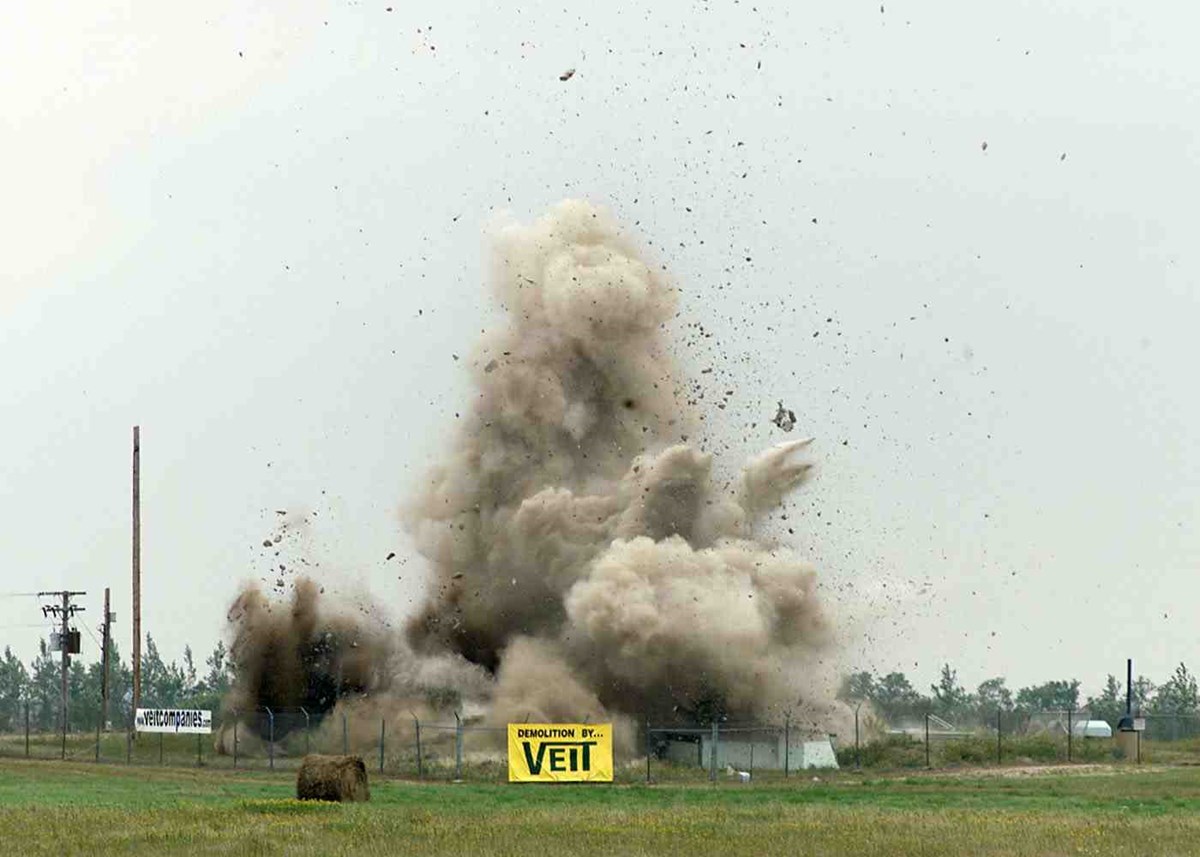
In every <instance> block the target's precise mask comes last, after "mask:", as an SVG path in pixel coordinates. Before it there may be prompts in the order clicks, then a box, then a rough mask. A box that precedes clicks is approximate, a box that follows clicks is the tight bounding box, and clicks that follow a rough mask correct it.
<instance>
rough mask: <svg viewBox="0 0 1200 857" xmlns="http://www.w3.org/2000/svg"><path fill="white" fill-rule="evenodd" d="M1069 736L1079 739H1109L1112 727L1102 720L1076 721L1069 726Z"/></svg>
mask: <svg viewBox="0 0 1200 857" xmlns="http://www.w3.org/2000/svg"><path fill="white" fill-rule="evenodd" d="M1071 734H1072V735H1075V736H1076V737H1079V738H1111V737H1112V727H1111V726H1109V725H1108V723H1107V722H1105V721H1103V720H1078V721H1076V722H1075V723H1073V724H1071Z"/></svg>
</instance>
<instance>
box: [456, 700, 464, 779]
mask: <svg viewBox="0 0 1200 857" xmlns="http://www.w3.org/2000/svg"><path fill="white" fill-rule="evenodd" d="M462 754H463V725H462V718H461V717H459V716H458V712H457V711H456V712H454V779H456V780H461V779H462Z"/></svg>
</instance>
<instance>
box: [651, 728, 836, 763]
mask: <svg viewBox="0 0 1200 857" xmlns="http://www.w3.org/2000/svg"><path fill="white" fill-rule="evenodd" d="M666 738H667V740H666V751H665V753H664V758H666V759H667V760H668V761H671V762H675V763H676V764H680V765H696V766H697V767H701V768H709V767H711V765H712V757H711V753H712V733H711V732H708V731H703V732H702V731H701V730H689V731H688V732H683V731H681V732H679V733H668V734H667V736H666ZM790 744H791V745H790V746H788V745H787V744H785V743H784V735H783V732H782V731H781V732H780V733H779V734H771V733H769V732H766V731H759V732H727V733H718V736H717V767H718V768H721V769H724V768H725V767H726V766H731V767H734V768H737V769H738V770H743V771H750V770H775V771H782V770H783V769H784V763H785V761H786V763H787V767H788V769H789V770H793V771H799V770H803V769H805V768H836V767H837V766H838V763H837V755H836V754H835V753H834V750H833V743H832V742H831V741H830V739H829V738H828V737H824V738H813V737H811V736H808V737H806V736H804V735H803V734H796V733H793V734H792V735H791V736H790Z"/></svg>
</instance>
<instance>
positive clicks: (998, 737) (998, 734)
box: [996, 708, 1004, 765]
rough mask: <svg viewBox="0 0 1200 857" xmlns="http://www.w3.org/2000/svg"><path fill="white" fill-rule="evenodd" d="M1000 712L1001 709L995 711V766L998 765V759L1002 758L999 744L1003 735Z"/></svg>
mask: <svg viewBox="0 0 1200 857" xmlns="http://www.w3.org/2000/svg"><path fill="white" fill-rule="evenodd" d="M1001 712H1002V709H1000V708H997V709H996V764H997V765H999V764H1000V759H1001V758H1002V756H1001V753H1002V745H1001V744H1000V742H1001V740H1002V738H1001V736H1002V735H1004V725H1003V723H1002V722H1001V720H1000V715H1001Z"/></svg>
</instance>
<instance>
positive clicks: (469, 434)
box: [226, 73, 853, 752]
mask: <svg viewBox="0 0 1200 857" xmlns="http://www.w3.org/2000/svg"><path fill="white" fill-rule="evenodd" d="M569 76H570V73H566V74H564V75H563V79H564V80H565V79H567V78H568V77H569ZM495 229H496V232H495V235H494V245H495V248H496V249H495V259H494V262H493V264H492V266H491V269H492V271H493V272H494V274H493V283H492V287H493V290H494V293H495V297H496V301H497V303H498V304H499V305H500V306H501V307H503V308H504V311H505V316H504V318H503V321H502V322H500V323H498V324H496V325H494V326H492V328H491V329H490V330H488V331H487V333H486V334H484V336H483V338H482V339H481V341H480V342H479V343H478V344H477V346H476V347H475V349H474V350H473V352H472V353H471V356H470V359H469V360H468V361H467V365H469V366H471V367H473V371H472V373H471V378H472V381H473V383H474V384H475V386H476V389H475V390H474V391H473V392H472V394H471V396H470V404H469V406H467V407H463V408H462V409H461V411H460V412H459V413H460V414H461V416H460V417H457V418H456V420H455V422H454V423H452V424H451V430H450V431H447V432H446V435H447V436H446V438H445V446H444V451H443V453H442V454H441V456H440V460H439V461H437V462H435V465H436V466H434V467H433V468H432V470H431V471H430V473H429V475H428V476H427V477H426V478H424V479H421V480H420V481H419V483H418V485H417V486H416V496H414V497H412V498H411V499H410V501H409V502H408V503H407V504H406V506H405V513H404V525H405V528H406V530H407V532H408V534H409V536H410V538H411V540H412V543H413V546H414V548H415V549H416V550H417V551H418V552H419V553H420V554H421V555H422V556H423V557H424V558H425V560H426V561H427V563H428V565H429V566H430V571H431V574H430V578H429V585H428V586H427V588H426V591H425V593H424V596H423V598H422V600H421V603H420V604H419V605H418V608H417V611H416V612H415V614H413V615H411V616H410V617H409V619H408V623H407V627H406V629H405V630H406V632H405V634H404V636H403V637H400V636H398V635H395V634H393V633H391V632H390V631H387V630H386V626H385V624H384V623H382V622H380V621H376V620H375V619H373V618H372V617H371V616H370V614H368V613H366V612H360V611H358V610H347V609H346V607H347V605H340V604H339V602H338V600H337V598H336V597H335V596H334V595H333V594H332V593H331V594H330V595H322V596H321V597H320V598H318V597H317V596H318V595H319V594H320V591H321V590H317V589H316V586H315V585H314V584H313V583H310V582H307V581H304V580H301V581H298V582H297V584H296V586H295V589H294V591H293V593H292V604H291V605H290V609H288V607H289V606H288V605H286V604H279V603H278V602H276V601H274V600H272V599H268V598H267V597H266V596H265V595H264V594H262V593H260V592H258V591H256V590H251V591H248V592H246V593H244V594H243V595H242V597H241V598H240V599H239V600H238V602H237V603H236V604H235V608H234V610H232V611H231V613H230V624H231V631H232V632H233V633H232V637H233V639H234V647H233V654H234V661H235V662H236V664H237V681H236V682H235V686H234V690H233V692H232V693H231V695H230V698H229V699H228V700H227V701H226V708H227V710H233V711H241V712H253V711H256V710H258V711H261V710H263V708H264V707H271V708H272V709H275V708H276V707H281V708H293V709H295V708H299V707H300V706H303V707H304V709H305V710H306V711H309V712H313V711H316V712H322V713H324V712H330V711H333V709H334V707H335V706H337V707H338V708H340V709H341V711H343V712H344V711H347V710H348V709H351V708H356V709H357V710H359V711H364V712H369V713H370V714H371V716H373V717H376V718H378V717H381V716H382V717H388V718H391V719H390V720H389V722H388V734H389V735H391V734H393V732H392V729H393V728H396V729H405V728H409V727H408V725H407V724H408V723H410V722H411V720H412V717H411V715H409V714H408V711H409V710H416V711H421V710H426V711H428V710H430V707H431V706H435V705H443V706H444V707H443V708H442V709H438V710H441V711H443V712H454V711H461V710H467V709H469V710H471V711H474V712H477V713H478V716H480V717H482V718H483V719H484V721H485V722H487V723H489V724H491V725H501V724H504V723H507V722H512V721H516V720H528V721H529V722H550V723H553V722H572V723H576V722H597V721H612V722H613V724H614V738H615V740H616V743H617V745H618V748H620V747H622V746H623V747H624V748H625V751H626V752H633V751H636V749H637V748H638V747H644V744H639V743H638V742H637V740H636V738H635V736H636V730H637V724H639V723H640V722H641V721H642V719H643V718H645V717H652V718H656V719H658V721H659V722H669V720H683V719H687V720H688V721H690V722H698V721H706V720H707V719H710V718H712V717H717V716H719V717H721V718H723V719H727V720H742V721H751V720H758V721H765V720H768V719H782V718H784V717H788V716H790V717H791V718H792V721H793V722H799V721H800V720H803V721H804V722H807V723H811V724H815V725H816V726H817V728H818V729H819V731H822V732H830V731H832V732H841V733H842V734H847V733H849V734H853V731H852V730H853V715H852V713H850V711H849V709H847V708H846V707H845V706H844V705H842V704H841V703H838V702H837V701H836V693H837V685H838V680H839V676H838V675H837V666H836V663H835V661H836V658H832V657H830V656H829V647H830V646H831V645H832V644H833V641H834V639H835V638H834V635H833V633H832V628H831V621H830V620H829V618H828V617H827V615H826V612H825V607H824V605H823V604H822V601H821V599H820V597H819V594H818V587H817V574H816V571H815V570H814V569H813V568H812V567H811V566H810V565H809V564H808V563H806V562H805V561H804V560H803V559H801V558H800V557H798V556H797V555H796V554H794V553H793V552H791V551H790V550H788V548H787V546H786V545H783V544H779V543H778V542H776V541H774V540H773V538H772V537H771V535H770V534H769V533H770V528H764V527H761V526H759V524H760V523H761V522H762V521H763V520H765V519H767V518H768V517H769V516H771V515H773V514H774V513H775V512H776V510H778V509H779V507H780V506H781V505H782V504H783V502H784V501H785V499H786V498H787V497H788V496H789V495H790V494H791V493H792V492H793V491H795V490H797V489H798V488H800V487H801V485H803V484H804V482H805V480H806V479H807V477H808V475H809V472H810V467H811V464H810V463H809V461H808V460H807V458H806V456H807V449H808V446H809V442H810V441H809V439H807V438H804V439H795V440H788V441H785V442H783V443H778V444H775V445H774V446H771V447H769V448H767V449H765V450H763V451H761V452H759V453H758V454H756V455H753V456H751V457H750V458H749V459H748V460H746V461H744V462H740V463H738V462H735V463H734V465H733V466H732V467H724V466H722V467H721V468H720V471H718V472H720V474H721V476H720V478H717V476H716V474H715V473H714V471H715V470H717V465H716V462H715V461H714V455H713V453H712V452H709V451H706V450H704V449H702V448H701V447H700V446H699V445H698V444H695V443H689V442H688V440H687V439H688V438H689V437H696V436H698V435H699V434H700V431H699V428H700V425H701V423H702V421H703V420H704V419H705V418H706V417H708V416H709V415H707V414H701V413H699V412H697V411H696V409H695V406H694V405H690V406H689V403H688V400H687V398H686V395H687V394H686V386H685V385H684V384H683V383H682V382H681V379H680V377H679V374H678V369H677V367H676V366H674V364H673V361H672V359H671V353H672V347H671V343H670V341H669V340H668V335H669V334H668V331H669V328H670V325H669V324H668V322H669V321H670V319H672V318H673V317H674V316H675V314H676V306H677V302H678V300H679V295H680V291H679V290H678V289H677V288H676V287H675V286H674V284H673V283H671V282H670V281H669V279H668V278H667V276H666V274H665V273H664V272H663V269H662V267H661V266H660V265H659V264H657V262H656V260H654V259H652V258H646V257H645V256H644V255H643V254H642V253H641V252H640V251H639V248H638V246H637V244H636V243H635V242H634V241H633V240H632V239H631V238H629V237H628V236H627V235H626V234H625V233H624V232H622V230H621V229H620V228H619V227H618V226H617V224H616V223H615V222H614V221H613V219H612V217H611V216H610V215H609V214H608V213H607V212H606V211H604V210H603V209H599V208H597V207H595V206H593V205H590V204H588V203H586V202H582V201H578V200H568V201H566V202H562V203H560V204H558V205H557V206H555V207H554V208H553V209H552V210H551V211H550V212H549V213H548V214H546V215H545V216H544V217H542V218H540V219H539V220H537V221H535V222H534V223H532V224H519V223H514V222H509V223H500V224H497V226H496V227H495ZM474 367H478V368H474ZM489 367H491V368H490V370H489ZM773 422H774V423H775V425H776V426H778V427H779V428H781V429H783V430H785V431H791V429H792V428H793V427H794V426H795V424H796V415H795V414H794V413H793V412H792V411H790V410H788V409H787V408H785V407H784V406H783V403H782V402H780V404H779V412H778V414H776V416H775V419H774V420H773ZM681 439H682V442H680V441H681ZM727 473H728V474H729V477H730V478H727V477H726V474H727ZM272 606H275V607H276V609H274V610H273V609H271V608H272ZM354 606H356V607H357V606H359V605H354ZM280 608H282V609H280ZM443 716H449V715H448V714H444V715H443ZM374 722H375V724H378V722H379V720H378V719H376V720H375V721H374ZM258 725H260V729H259V732H260V734H261V732H262V729H261V724H258ZM375 729H376V731H375V732H374V733H373V734H375V735H378V726H377V725H376V727H375ZM276 735H278V733H276ZM622 736H625V737H624V738H622ZM228 737H229V741H228V742H227V743H228V745H229V746H232V735H230V736H228Z"/></svg>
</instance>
